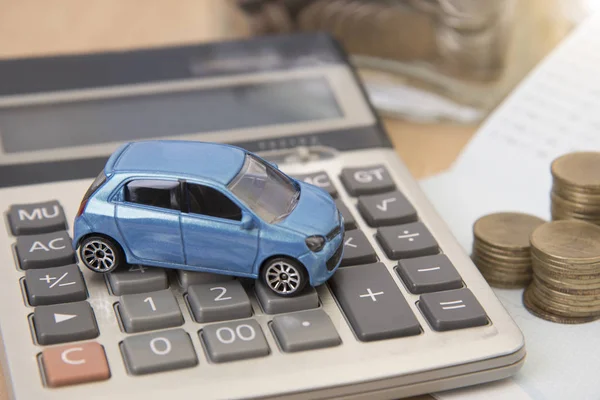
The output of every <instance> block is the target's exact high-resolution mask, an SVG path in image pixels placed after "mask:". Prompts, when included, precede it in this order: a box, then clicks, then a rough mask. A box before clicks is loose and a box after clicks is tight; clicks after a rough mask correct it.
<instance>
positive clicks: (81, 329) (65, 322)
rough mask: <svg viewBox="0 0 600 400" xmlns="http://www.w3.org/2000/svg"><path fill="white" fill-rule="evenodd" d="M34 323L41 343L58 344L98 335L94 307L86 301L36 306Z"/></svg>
mask: <svg viewBox="0 0 600 400" xmlns="http://www.w3.org/2000/svg"><path fill="white" fill-rule="evenodd" d="M33 324H34V326H35V333H36V337H37V341H38V343H40V344H43V345H46V344H56V343H64V342H73V341H76V340H85V339H93V338H95V337H97V336H98V334H99V332H98V325H97V324H96V319H95V318H94V312H93V311H92V307H90V305H89V303H88V302H86V301H81V302H77V303H67V304H57V305H53V306H40V307H36V308H35V310H34V311H33Z"/></svg>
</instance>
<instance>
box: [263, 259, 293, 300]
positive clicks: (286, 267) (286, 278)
mask: <svg viewBox="0 0 600 400" xmlns="http://www.w3.org/2000/svg"><path fill="white" fill-rule="evenodd" d="M265 275H266V281H267V282H266V283H267V285H269V288H271V290H273V291H274V292H276V293H281V294H290V293H293V292H295V291H296V290H298V287H299V285H300V272H299V271H298V268H296V267H295V266H293V265H292V264H290V263H288V262H285V261H277V262H275V263H273V264H271V265H269V267H268V268H267V272H266V274H265Z"/></svg>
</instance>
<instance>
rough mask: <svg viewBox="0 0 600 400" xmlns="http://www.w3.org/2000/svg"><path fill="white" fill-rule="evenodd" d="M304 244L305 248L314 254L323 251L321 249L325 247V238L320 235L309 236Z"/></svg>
mask: <svg viewBox="0 0 600 400" xmlns="http://www.w3.org/2000/svg"><path fill="white" fill-rule="evenodd" d="M305 242H306V246H308V248H309V249H310V250H311V251H314V252H317V251H321V250H323V247H325V238H324V237H323V236H320V235H314V236H309V237H307V238H306V240H305Z"/></svg>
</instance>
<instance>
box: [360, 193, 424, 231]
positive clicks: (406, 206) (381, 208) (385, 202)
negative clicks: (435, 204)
mask: <svg viewBox="0 0 600 400" xmlns="http://www.w3.org/2000/svg"><path fill="white" fill-rule="evenodd" d="M358 210H359V211H360V214H361V215H362V216H363V218H364V219H365V221H367V224H369V226H374V227H377V226H388V225H396V224H405V223H408V222H413V221H416V220H417V211H416V210H415V208H414V207H413V206H412V204H410V203H409V202H408V200H407V199H406V197H404V195H403V194H402V193H400V192H399V191H393V192H389V193H384V194H376V195H371V196H361V197H359V198H358Z"/></svg>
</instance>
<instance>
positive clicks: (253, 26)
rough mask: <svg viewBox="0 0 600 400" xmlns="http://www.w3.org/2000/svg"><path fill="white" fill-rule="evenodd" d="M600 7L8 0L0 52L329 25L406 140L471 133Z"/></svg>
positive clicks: (563, 1)
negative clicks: (429, 134)
mask: <svg viewBox="0 0 600 400" xmlns="http://www.w3.org/2000/svg"><path fill="white" fill-rule="evenodd" d="M599 6H600V0H370V1H368V0H327V1H325V0H229V1H223V0H176V1H173V2H165V1H162V0H125V1H124V0H89V1H85V2H81V1H79V0H55V1H53V2H43V1H39V0H19V1H14V0H0V7H1V9H2V12H1V13H0V58H14V57H24V56H40V55H50V54H53V55H54V54H66V53H68V54H73V53H82V52H90V51H106V50H127V49H133V48H139V47H153V46H164V45H181V44H185V43H199V42H206V41H215V40H223V39H228V38H231V39H233V38H240V37H247V36H251V35H266V34H275V33H277V32H291V31H300V30H324V31H328V32H330V33H332V34H333V35H334V36H336V37H337V38H338V39H339V40H340V41H341V43H342V44H343V45H344V47H346V48H347V49H348V50H349V51H350V52H351V61H352V62H353V63H354V64H355V65H356V66H357V67H358V70H359V72H360V74H361V76H362V78H363V80H364V81H365V83H366V86H367V90H368V92H369V96H370V98H371V100H372V101H373V103H374V105H375V106H376V108H377V109H378V110H379V112H380V113H381V114H382V115H383V116H384V117H390V118H386V124H387V126H388V127H389V128H390V129H391V130H393V131H397V132H399V133H398V134H397V137H398V138H399V139H398V140H399V141H400V140H402V141H406V140H414V141H416V143H412V142H411V144H412V145H413V146H419V145H420V142H419V140H420V139H410V138H407V136H410V137H411V138H412V137H413V136H412V134H409V132H413V131H415V130H420V127H421V126H423V127H424V129H425V131H427V132H429V131H430V130H431V129H430V128H431V127H432V126H435V129H436V131H441V130H442V129H441V127H442V126H443V127H444V129H446V130H448V131H449V132H450V134H451V135H454V136H456V135H458V133H457V132H456V129H459V130H461V132H462V131H463V130H464V132H467V131H468V132H472V131H473V130H474V129H475V128H476V127H477V126H478V124H479V122H480V121H481V120H482V119H483V118H484V117H485V116H486V115H487V113H488V112H489V111H490V110H491V109H493V108H494V107H495V106H496V105H497V104H498V103H499V102H500V101H502V99H503V98H504V97H505V96H506V94H508V93H509V92H510V90H512V88H514V87H515V86H516V84H517V83H518V82H519V81H520V80H521V79H523V77H524V76H525V75H526V74H527V73H528V72H529V70H530V69H531V68H532V67H533V66H534V65H535V64H536V63H537V62H538V61H540V60H541V59H542V58H543V57H544V56H545V55H546V54H547V53H548V52H549V51H550V50H551V49H553V48H554V46H555V45H556V44H557V43H558V42H559V41H560V40H561V39H562V38H563V37H564V36H565V34H566V33H568V32H569V31H570V30H571V29H572V27H573V26H574V25H576V24H577V23H578V22H579V21H580V20H581V19H583V18H584V17H585V16H587V15H588V14H589V13H590V12H591V11H593V10H595V9H598V8H599ZM411 121H412V122H414V121H416V122H418V123H417V124H414V123H411ZM440 121H441V122H443V125H441V124H439V122H440ZM405 132H406V134H405ZM468 132H467V133H468ZM467 133H465V137H466V134H467ZM418 136H419V135H416V137H418ZM436 136H437V134H436ZM394 137H396V136H394ZM404 144H406V143H404ZM403 157H405V158H406V157H408V158H410V157H412V152H410V154H408V152H407V153H406V154H403Z"/></svg>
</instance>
